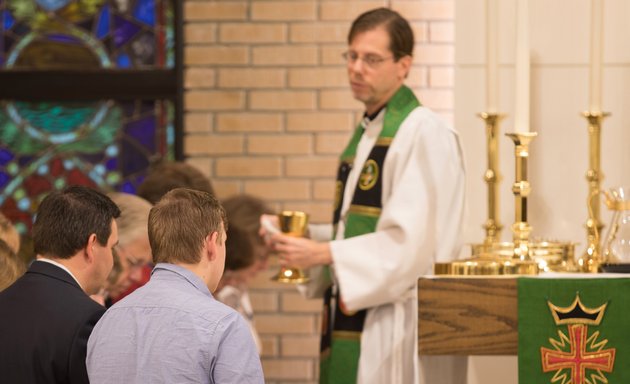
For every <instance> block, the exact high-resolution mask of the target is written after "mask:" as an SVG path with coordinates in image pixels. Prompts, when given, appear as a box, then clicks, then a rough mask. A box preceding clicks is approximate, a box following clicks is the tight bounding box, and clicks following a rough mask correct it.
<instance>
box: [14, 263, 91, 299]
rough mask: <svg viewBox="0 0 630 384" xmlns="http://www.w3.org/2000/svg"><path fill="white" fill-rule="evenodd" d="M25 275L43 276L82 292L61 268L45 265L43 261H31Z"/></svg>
mask: <svg viewBox="0 0 630 384" xmlns="http://www.w3.org/2000/svg"><path fill="white" fill-rule="evenodd" d="M26 273H35V274H40V275H45V276H48V277H51V278H53V279H57V280H61V281H63V282H65V283H68V284H70V285H72V286H74V287H76V288H77V289H80V290H81V291H83V289H81V286H80V285H79V283H77V281H76V280H75V279H74V278H73V277H72V276H71V275H70V274H69V273H68V272H66V271H64V270H63V269H62V268H59V267H58V266H56V265H54V264H51V263H47V262H45V261H38V260H35V261H33V263H31V266H30V267H29V269H28V271H26Z"/></svg>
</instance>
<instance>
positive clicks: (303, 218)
mask: <svg viewBox="0 0 630 384" xmlns="http://www.w3.org/2000/svg"><path fill="white" fill-rule="evenodd" d="M278 222H279V225H280V230H281V231H282V233H284V234H286V235H289V236H295V237H303V236H305V235H306V231H307V229H308V214H306V213H304V212H301V211H282V212H280V213H279V214H278ZM271 279H272V280H274V281H277V282H279V283H290V284H300V283H305V282H307V281H308V277H306V276H305V275H304V272H303V271H302V270H301V269H299V268H292V267H287V266H282V267H281V268H280V271H278V274H277V275H276V276H274V277H272V278H271Z"/></svg>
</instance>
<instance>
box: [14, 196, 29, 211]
mask: <svg viewBox="0 0 630 384" xmlns="http://www.w3.org/2000/svg"><path fill="white" fill-rule="evenodd" d="M17 206H18V208H20V209H21V210H22V211H28V209H29V208H30V207H31V201H30V200H29V199H28V198H26V197H25V198H23V199H20V201H18V204H17Z"/></svg>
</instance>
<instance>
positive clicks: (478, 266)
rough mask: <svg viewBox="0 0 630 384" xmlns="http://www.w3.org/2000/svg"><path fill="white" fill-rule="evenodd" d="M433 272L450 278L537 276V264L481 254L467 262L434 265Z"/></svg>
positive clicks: (457, 261) (458, 261)
mask: <svg viewBox="0 0 630 384" xmlns="http://www.w3.org/2000/svg"><path fill="white" fill-rule="evenodd" d="M433 272H434V273H435V274H436V275H451V276H506V275H537V274H538V263H536V262H535V261H530V260H518V259H512V258H506V257H497V256H496V255H493V254H482V255H478V256H477V257H473V258H470V259H467V260H456V261H452V262H449V263H435V265H434V268H433Z"/></svg>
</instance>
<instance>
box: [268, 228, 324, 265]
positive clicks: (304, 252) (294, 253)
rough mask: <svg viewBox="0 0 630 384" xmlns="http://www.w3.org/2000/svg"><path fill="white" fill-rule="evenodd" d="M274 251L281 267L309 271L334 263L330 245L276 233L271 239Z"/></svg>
mask: <svg viewBox="0 0 630 384" xmlns="http://www.w3.org/2000/svg"><path fill="white" fill-rule="evenodd" d="M271 243H272V247H273V250H274V251H275V252H276V253H277V254H278V257H279V260H280V265H283V266H290V267H295V268H302V269H307V268H310V267H314V266H317V265H327V264H331V263H332V255H331V253H330V246H329V244H328V243H319V242H316V241H313V240H311V239H307V238H304V237H293V236H287V235H284V234H282V233H276V234H274V235H273V236H272V237H271Z"/></svg>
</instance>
